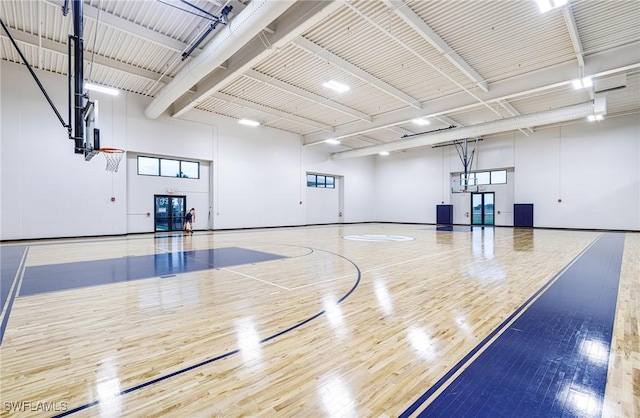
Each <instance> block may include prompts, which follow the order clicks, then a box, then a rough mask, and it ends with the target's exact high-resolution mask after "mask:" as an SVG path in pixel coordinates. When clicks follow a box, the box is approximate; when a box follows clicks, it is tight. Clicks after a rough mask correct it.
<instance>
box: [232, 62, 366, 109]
mask: <svg viewBox="0 0 640 418" xmlns="http://www.w3.org/2000/svg"><path fill="white" fill-rule="evenodd" d="M244 76H245V77H249V78H251V79H253V80H256V81H260V82H262V83H265V84H267V85H269V86H271V87H275V88H277V89H279V90H282V91H285V92H287V93H291V94H293V95H295V96H298V97H301V98H303V99H306V100H309V101H310V102H313V103H316V104H319V105H322V106H324V107H327V108H329V109H332V110H335V111H337V112H340V113H344V114H345V115H349V116H352V117H354V118H356V119H360V120H364V121H366V122H371V121H372V118H371V116H369V115H367V114H366V113H362V112H359V111H357V110H355V109H352V108H350V107H347V106H344V105H342V104H340V103H337V102H334V101H333V100H330V99H327V98H326V97H322V96H320V95H319V94H315V93H312V92H310V91H307V90H304V89H302V88H300V87H298V86H294V85H291V84H289V83H285V82H284V81H281V80H278V79H276V78H273V77H271V76H268V75H266V74H262V73H260V72H258V71H255V70H248V71H246V72H245V73H244Z"/></svg>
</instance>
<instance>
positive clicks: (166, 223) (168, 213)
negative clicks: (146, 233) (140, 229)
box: [154, 195, 187, 232]
mask: <svg viewBox="0 0 640 418" xmlns="http://www.w3.org/2000/svg"><path fill="white" fill-rule="evenodd" d="M154 197H155V231H156V232H164V231H182V224H183V222H184V215H185V209H186V207H187V198H186V196H159V195H156V196H154Z"/></svg>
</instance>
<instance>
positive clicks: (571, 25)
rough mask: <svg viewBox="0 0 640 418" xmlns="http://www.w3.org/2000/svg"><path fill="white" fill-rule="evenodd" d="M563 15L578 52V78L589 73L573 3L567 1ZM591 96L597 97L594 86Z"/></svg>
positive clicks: (572, 42) (575, 49) (563, 8)
mask: <svg viewBox="0 0 640 418" xmlns="http://www.w3.org/2000/svg"><path fill="white" fill-rule="evenodd" d="M562 16H563V17H564V22H565V23H566V25H567V30H568V31H569V38H571V45H573V50H574V52H575V53H576V58H577V60H578V77H577V78H583V77H585V76H587V74H585V73H584V50H583V49H582V41H581V40H580V32H578V25H576V19H575V18H574V17H573V9H572V8H571V3H567V4H566V5H565V6H564V7H562ZM589 97H590V98H591V99H592V100H593V98H594V97H595V96H594V93H593V88H589Z"/></svg>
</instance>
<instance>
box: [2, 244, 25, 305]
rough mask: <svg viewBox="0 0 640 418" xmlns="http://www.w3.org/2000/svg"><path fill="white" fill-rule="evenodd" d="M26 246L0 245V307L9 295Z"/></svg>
mask: <svg viewBox="0 0 640 418" xmlns="http://www.w3.org/2000/svg"><path fill="white" fill-rule="evenodd" d="M26 248H27V247H26V246H24V245H15V246H0V309H2V308H4V304H5V302H6V301H7V298H8V297H9V290H10V289H11V284H12V283H13V282H14V281H15V278H16V274H17V273H18V268H19V267H20V262H21V260H22V257H23V255H24V252H25V249H26Z"/></svg>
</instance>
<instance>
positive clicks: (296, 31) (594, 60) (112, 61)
mask: <svg viewBox="0 0 640 418" xmlns="http://www.w3.org/2000/svg"><path fill="white" fill-rule="evenodd" d="M62 3H63V1H62V0H33V1H24V0H3V1H1V2H0V18H1V19H2V21H3V22H4V23H5V25H6V26H8V28H9V31H10V33H11V35H12V37H13V38H14V39H15V40H16V41H17V44H18V46H19V48H20V49H21V51H22V52H23V54H24V55H25V57H26V58H27V60H28V61H29V63H30V64H31V65H32V66H33V67H34V68H38V69H41V70H44V71H50V72H54V73H58V74H66V72H67V39H68V35H69V34H72V33H73V24H72V23H73V22H72V17H71V16H72V13H71V12H70V13H68V15H67V16H66V17H65V16H64V15H63V13H62V7H61V5H62ZM226 5H230V6H233V10H232V12H231V13H230V14H229V24H228V25H224V24H218V25H217V27H216V28H215V29H214V30H213V31H211V33H210V34H209V35H208V36H206V38H205V39H204V41H203V42H202V43H200V44H199V45H198V46H197V48H195V50H194V51H193V53H192V54H191V55H190V56H189V57H187V58H186V59H184V60H183V59H182V54H183V52H184V51H185V50H187V49H188V48H189V47H190V46H192V44H193V43H194V42H195V41H196V39H198V38H199V37H200V36H201V35H202V34H203V32H204V31H205V30H206V29H207V28H209V27H210V25H211V23H212V18H211V15H213V16H218V17H219V16H220V12H221V10H222V8H223V7H224V6H226ZM207 13H209V14H210V15H207ZM83 14H84V34H83V39H84V47H85V51H84V60H85V69H84V76H85V80H87V81H91V82H94V83H97V84H103V85H106V86H113V87H116V88H118V89H121V90H125V91H128V92H132V93H137V94H141V95H145V96H149V97H152V98H153V100H152V102H151V104H150V105H149V107H148V108H147V109H146V114H147V116H148V117H150V118H156V117H158V116H160V115H161V114H168V115H171V116H173V117H180V116H182V115H184V114H185V113H187V112H190V111H191V110H192V109H200V110H203V111H205V112H211V113H215V114H220V115H224V116H228V117H231V118H236V119H242V118H245V119H252V120H256V121H259V122H260V123H261V124H263V125H265V126H269V127H273V128H277V129H281V130H284V131H289V132H293V133H297V134H299V135H301V137H302V140H303V143H304V144H305V145H307V146H314V145H315V144H323V145H322V146H323V147H328V145H327V144H324V141H325V140H326V139H330V138H334V139H338V140H339V141H340V142H341V143H340V144H339V145H334V148H331V150H332V151H333V152H335V153H336V154H335V155H334V156H335V157H337V158H343V157H344V158H347V157H351V156H360V155H370V154H374V153H377V152H379V151H382V150H390V151H401V150H404V149H408V148H413V147H417V146H426V145H433V144H435V143H443V142H446V141H450V140H453V139H461V138H464V137H470V138H471V137H479V136H486V135H492V134H497V133H499V132H510V131H514V132H515V131H519V132H522V134H524V135H529V134H530V133H531V132H533V131H535V130H536V129H538V128H540V127H542V126H545V125H550V124H554V123H562V122H566V121H570V120H576V119H583V118H584V117H586V113H585V112H587V113H589V112H591V113H593V112H600V113H602V112H603V110H602V109H603V108H602V105H601V103H600V101H601V99H600V98H601V97H606V116H605V117H607V118H610V117H614V116H616V115H623V114H634V113H639V112H640V24H638V22H640V1H637V0H632V1H625V0H618V1H612V0H587V1H583V0H576V1H571V2H569V3H568V4H567V5H564V6H562V7H559V8H556V9H553V10H550V11H548V12H546V13H541V12H540V9H539V8H538V5H537V4H536V2H535V1H482V2H480V1H472V0H461V1H441V0H437V1H430V0H416V1H410V0H405V1H403V0H380V1H372V0H351V1H311V0H305V1H298V2H293V1H291V2H289V1H267V0H253V1H251V0H239V1H238V0H232V1H222V0H220V1H218V0H189V1H186V0H127V1H123V0H88V1H85V2H84V4H83ZM0 45H1V50H0V52H1V57H2V59H3V60H8V61H11V62H18V63H20V62H22V60H21V58H20V56H19V54H18V53H17V51H16V50H15V48H14V47H13V46H12V44H11V42H10V40H9V37H8V36H7V34H6V33H5V32H4V31H3V32H0ZM25 71H26V70H25ZM586 76H589V77H591V78H592V80H593V82H594V85H593V86H592V87H588V88H583V89H575V88H574V86H573V85H572V81H573V80H574V79H577V78H580V77H586ZM329 80H334V81H337V82H339V83H342V84H345V85H347V86H348V87H349V90H348V91H346V92H342V93H339V92H336V91H333V90H330V89H328V88H326V87H324V86H323V83H325V82H327V81H329ZM594 99H595V100H594ZM594 103H598V105H596V106H594ZM416 118H423V119H425V120H427V121H428V122H429V125H423V126H419V125H417V124H415V123H413V122H412V120H413V119H416ZM427 133H428V134H427ZM328 149H329V148H328Z"/></svg>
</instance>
